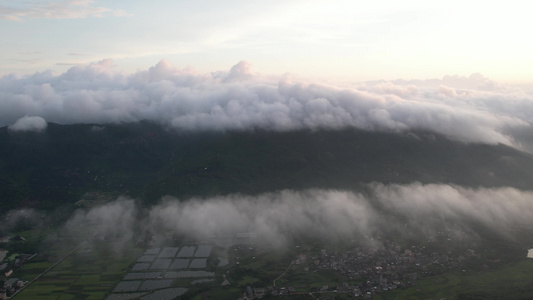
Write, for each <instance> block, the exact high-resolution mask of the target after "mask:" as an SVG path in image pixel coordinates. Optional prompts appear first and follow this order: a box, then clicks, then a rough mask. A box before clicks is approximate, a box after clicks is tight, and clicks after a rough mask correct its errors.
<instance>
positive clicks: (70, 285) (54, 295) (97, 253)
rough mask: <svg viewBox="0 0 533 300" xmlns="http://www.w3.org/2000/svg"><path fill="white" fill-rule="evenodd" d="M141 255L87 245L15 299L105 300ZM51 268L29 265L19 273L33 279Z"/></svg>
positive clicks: (41, 264) (24, 278)
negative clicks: (117, 252)
mask: <svg viewBox="0 0 533 300" xmlns="http://www.w3.org/2000/svg"><path fill="white" fill-rule="evenodd" d="M141 252H142V249H137V248H132V249H128V250H127V251H125V252H124V253H122V254H121V255H120V256H117V255H114V254H113V253H112V252H109V249H98V248H91V246H84V247H82V248H80V249H79V250H78V251H76V252H75V253H73V254H72V255H71V256H69V257H68V258H66V259H65V260H64V261H62V262H61V263H59V264H58V265H57V266H55V267H54V268H52V269H51V270H50V271H49V272H48V273H46V274H45V275H44V276H42V277H41V278H39V279H38V280H36V281H35V282H33V283H32V284H31V285H30V286H28V287H27V288H25V289H24V290H23V291H22V292H20V293H19V294H17V295H16V296H15V297H14V299H50V300H51V299H55V300H57V299H103V298H104V297H105V295H106V294H107V293H108V292H109V291H110V290H111V289H112V288H113V287H114V286H115V285H116V283H117V282H119V281H120V279H121V278H122V276H124V273H125V271H126V270H127V268H128V267H129V266H130V265H131V264H132V262H134V261H135V260H136V259H137V257H138V256H139V255H140V253H141ZM50 265H52V263H48V262H37V263H28V264H26V265H24V267H23V268H22V269H20V270H19V271H18V272H17V277H19V278H21V279H23V280H31V279H33V278H35V276H37V275H38V274H40V273H41V272H42V271H44V270H45V269H46V268H48V267H49V266H50Z"/></svg>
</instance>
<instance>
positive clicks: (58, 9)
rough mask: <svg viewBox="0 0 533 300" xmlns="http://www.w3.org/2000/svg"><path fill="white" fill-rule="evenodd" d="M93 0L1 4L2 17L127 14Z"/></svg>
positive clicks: (42, 17)
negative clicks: (95, 3) (97, 4)
mask: <svg viewBox="0 0 533 300" xmlns="http://www.w3.org/2000/svg"><path fill="white" fill-rule="evenodd" d="M93 3H94V1H93V0H67V1H66V0H63V1H39V2H22V3H19V5H18V6H15V7H13V6H11V7H10V6H5V5H0V18H2V19H5V20H11V21H24V20H25V19H28V18H30V19H84V18H88V17H97V18H101V17H104V16H105V15H113V16H125V15H128V14H127V13H126V12H124V11H122V10H114V9H110V8H106V7H101V6H94V5H93Z"/></svg>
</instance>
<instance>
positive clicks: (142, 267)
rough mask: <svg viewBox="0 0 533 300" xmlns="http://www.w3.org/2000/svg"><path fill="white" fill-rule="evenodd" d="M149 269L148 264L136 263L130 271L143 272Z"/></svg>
mask: <svg viewBox="0 0 533 300" xmlns="http://www.w3.org/2000/svg"><path fill="white" fill-rule="evenodd" d="M149 267H150V264H149V263H136V264H135V265H134V266H133V268H131V270H132V271H145V270H148V268H149Z"/></svg>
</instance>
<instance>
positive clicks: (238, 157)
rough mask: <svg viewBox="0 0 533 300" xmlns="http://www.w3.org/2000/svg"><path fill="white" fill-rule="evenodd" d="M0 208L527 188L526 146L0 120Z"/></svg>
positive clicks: (347, 132)
mask: <svg viewBox="0 0 533 300" xmlns="http://www.w3.org/2000/svg"><path fill="white" fill-rule="evenodd" d="M0 145H2V147H1V149H0V189H1V190H2V191H4V192H3V193H2V196H0V197H1V198H0V203H2V207H1V208H2V209H10V208H15V207H20V206H31V207H38V208H44V209H48V208H54V207H57V206H59V205H63V204H73V203H75V202H76V201H78V200H79V199H80V198H81V197H82V195H84V194H85V193H87V192H105V193H111V194H113V195H119V194H127V195H130V196H131V197H135V198H139V199H142V200H143V201H144V202H146V203H151V202H154V201H157V200H158V199H160V198H161V197H162V196H164V195H172V196H176V197H179V198H187V197H192V196H212V195H218V194H229V193H245V194H257V193H262V192H269V191H274V190H282V189H306V188H326V189H352V190H353V189H358V188H360V187H361V185H362V184H365V183H369V182H381V183H386V184H388V183H410V182H415V181H416V182H421V183H446V184H457V185H463V186H472V187H476V186H485V187H493V186H494V187H495V186H511V187H516V188H520V189H530V188H531V183H532V181H533V155H531V154H529V153H525V152H521V151H518V150H516V149H514V148H511V147H508V146H505V145H501V144H500V145H488V144H473V143H470V144H467V143H462V142H457V141H453V140H450V139H447V138H446V137H444V136H442V135H438V134H435V133H430V132H406V133H386V132H374V131H372V132H370V131H363V130H357V129H342V130H336V131H331V130H315V131H310V130H300V131H289V132H274V131H264V130H253V131H240V132H239V131H233V132H203V133H190V132H189V133H183V132H182V133H178V132H175V131H172V130H168V129H166V128H164V127H162V126H160V125H157V124H154V123H151V122H147V121H143V122H137V123H124V124H106V125H95V124H73V125H59V124H54V123H49V125H48V127H47V129H46V131H44V132H41V133H35V132H12V131H10V130H8V129H7V127H4V128H0Z"/></svg>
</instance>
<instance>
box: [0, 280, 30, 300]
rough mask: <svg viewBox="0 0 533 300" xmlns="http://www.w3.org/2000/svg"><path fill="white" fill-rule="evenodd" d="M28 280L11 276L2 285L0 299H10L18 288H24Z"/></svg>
mask: <svg viewBox="0 0 533 300" xmlns="http://www.w3.org/2000/svg"><path fill="white" fill-rule="evenodd" d="M27 283H28V282H27V281H22V280H20V279H18V278H9V279H6V280H5V281H4V283H3V284H2V286H1V287H0V300H6V299H9V298H10V297H11V296H13V295H14V294H15V293H16V292H17V291H18V290H20V289H22V288H23V287H24V286H25V285H26V284H27Z"/></svg>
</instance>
